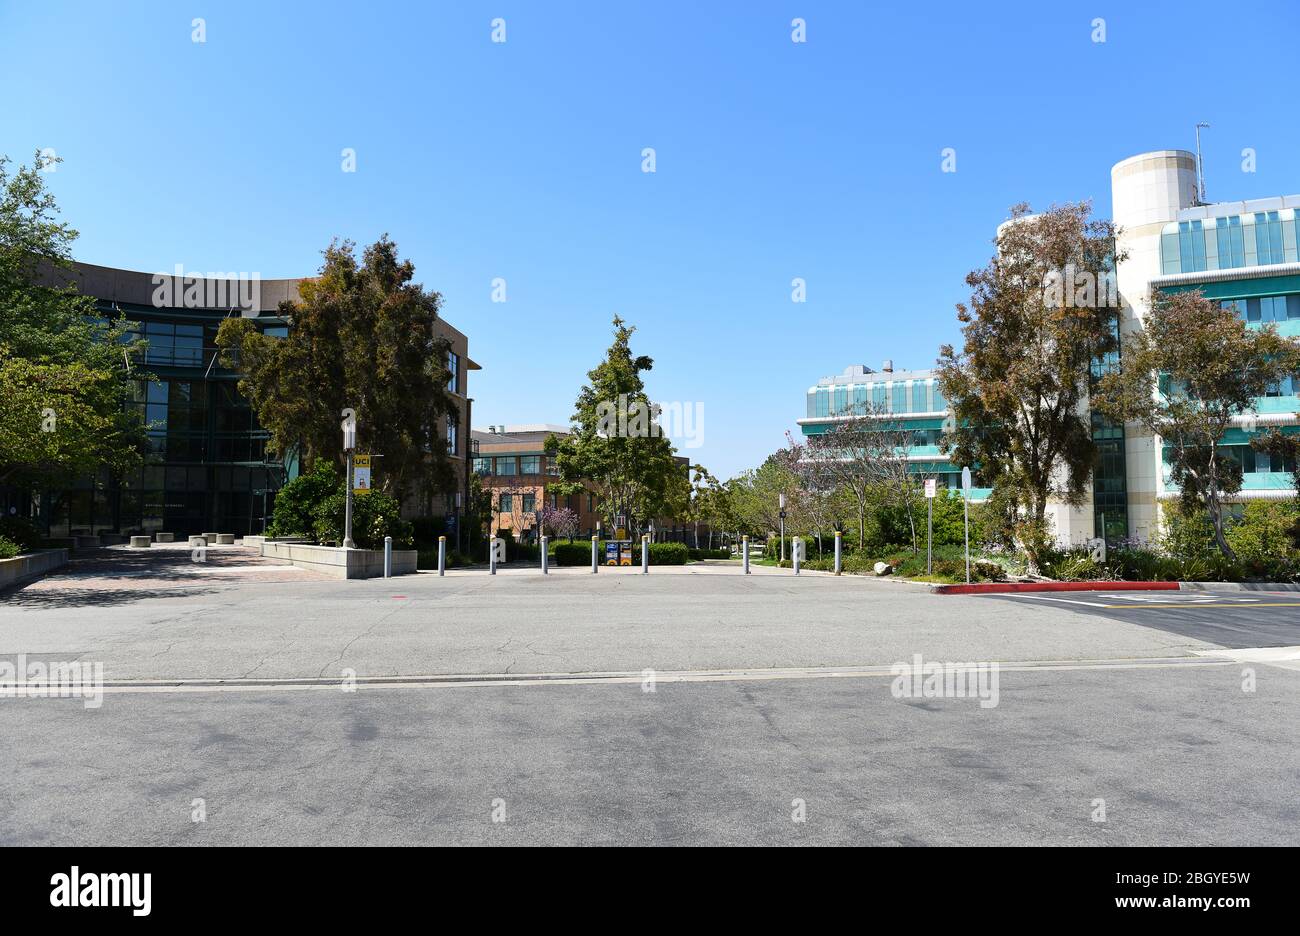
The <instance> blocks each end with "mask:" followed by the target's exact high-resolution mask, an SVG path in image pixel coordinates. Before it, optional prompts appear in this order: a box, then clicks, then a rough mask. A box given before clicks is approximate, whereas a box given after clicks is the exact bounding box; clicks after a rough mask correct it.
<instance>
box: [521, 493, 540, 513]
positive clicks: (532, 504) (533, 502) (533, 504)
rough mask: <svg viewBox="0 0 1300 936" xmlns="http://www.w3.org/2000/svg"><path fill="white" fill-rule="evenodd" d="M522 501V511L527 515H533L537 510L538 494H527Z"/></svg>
mask: <svg viewBox="0 0 1300 936" xmlns="http://www.w3.org/2000/svg"><path fill="white" fill-rule="evenodd" d="M520 501H521V504H520V509H521V510H522V511H523V512H524V513H526V514H530V513H532V512H533V511H534V510H535V509H536V508H537V495H536V494H525V495H523V496H522V497H521V498H520Z"/></svg>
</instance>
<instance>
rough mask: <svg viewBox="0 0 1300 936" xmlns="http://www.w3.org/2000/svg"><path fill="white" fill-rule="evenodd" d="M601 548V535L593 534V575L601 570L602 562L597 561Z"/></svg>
mask: <svg viewBox="0 0 1300 936" xmlns="http://www.w3.org/2000/svg"><path fill="white" fill-rule="evenodd" d="M599 549H600V537H599V536H593V537H592V538H591V574H592V575H595V574H596V573H597V572H599V571H600V563H598V562H597V561H596V552H597V550H599Z"/></svg>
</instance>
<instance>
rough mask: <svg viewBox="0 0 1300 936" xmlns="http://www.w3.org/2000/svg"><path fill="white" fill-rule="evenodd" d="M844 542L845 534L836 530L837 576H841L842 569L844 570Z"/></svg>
mask: <svg viewBox="0 0 1300 936" xmlns="http://www.w3.org/2000/svg"><path fill="white" fill-rule="evenodd" d="M843 542H844V537H843V534H841V533H840V531H839V530H836V531H835V574H836V575H839V574H840V569H841V568H842V562H841V559H840V549H841V544H842V543H843Z"/></svg>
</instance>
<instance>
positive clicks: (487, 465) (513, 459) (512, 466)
mask: <svg viewBox="0 0 1300 936" xmlns="http://www.w3.org/2000/svg"><path fill="white" fill-rule="evenodd" d="M494 463H495V464H494ZM542 467H543V457H542V456H541V455H498V456H496V457H495V458H493V457H492V456H486V455H485V456H482V457H476V458H475V459H474V473H475V474H480V475H484V476H485V477H486V476H491V475H497V476H500V477H504V478H512V477H517V476H519V475H540V474H541V473H542ZM545 468H546V473H547V474H548V475H552V476H558V475H559V473H560V466H559V465H557V464H556V463H555V460H554V459H552V458H546V459H545Z"/></svg>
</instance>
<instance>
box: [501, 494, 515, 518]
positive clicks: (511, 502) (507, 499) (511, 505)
mask: <svg viewBox="0 0 1300 936" xmlns="http://www.w3.org/2000/svg"><path fill="white" fill-rule="evenodd" d="M497 511H498V512H499V513H504V514H512V513H514V512H515V496H514V495H513V494H502V495H501V504H500V506H499V507H498V508H497Z"/></svg>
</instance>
